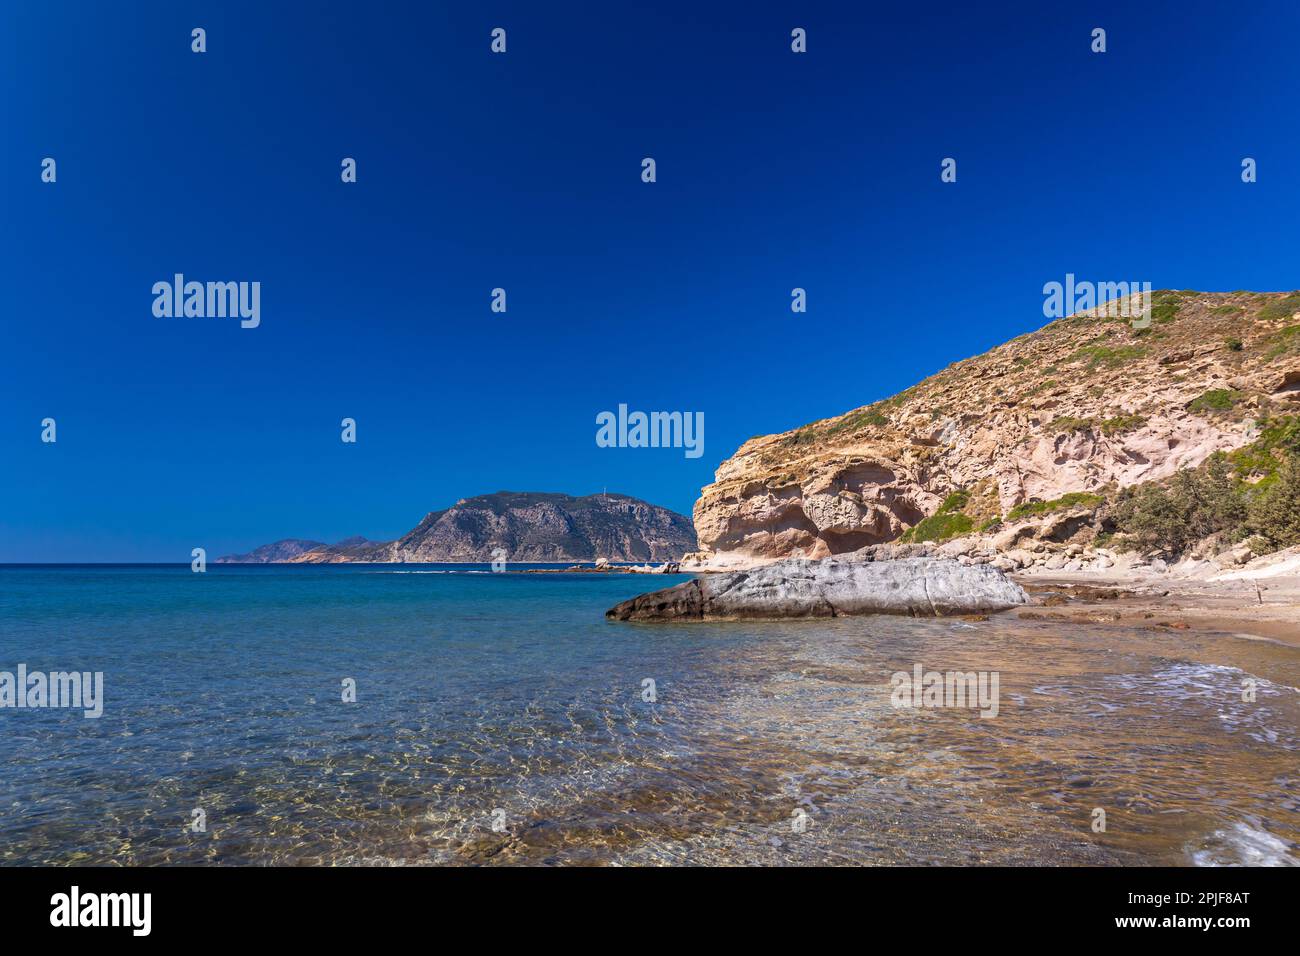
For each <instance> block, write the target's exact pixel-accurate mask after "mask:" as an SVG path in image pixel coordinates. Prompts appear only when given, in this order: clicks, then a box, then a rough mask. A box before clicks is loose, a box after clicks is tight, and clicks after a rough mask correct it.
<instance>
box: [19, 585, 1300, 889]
mask: <svg viewBox="0 0 1300 956" xmlns="http://www.w3.org/2000/svg"><path fill="white" fill-rule="evenodd" d="M543 569H545V570H551V571H553V570H554V568H553V567H550V566H541V565H533V566H530V565H509V566H508V567H507V570H506V571H504V572H493V571H492V570H491V568H490V567H489V566H487V565H359V564H346V565H209V566H208V568H207V570H206V572H204V573H195V572H193V571H191V569H190V566H189V565H58V566H54V565H5V566H0V672H8V673H10V674H13V675H16V674H17V672H18V668H19V666H20V665H22V666H23V667H24V668H25V669H26V671H27V673H28V674H32V673H37V672H40V673H46V674H48V673H53V672H72V671H76V672H84V673H86V674H97V673H98V674H102V700H100V701H99V706H100V707H102V712H101V713H100V715H99V716H87V711H86V710H84V709H82V708H76V707H49V706H46V707H17V706H0V864H5V865H20V864H53V865H62V864H91V865H96V864H101V865H167V864H189V865H193V864H216V865H231V866H238V865H389V866H414V865H553V866H560V865H575V864H596V865H669V864H672V865H709V864H765V865H788V864H798V865H819V864H825V865H873V864H882V865H968V864H1009V865H1155V864H1168V865H1186V866H1214V865H1288V866H1292V865H1296V864H1297V862H1298V861H1300V690H1297V688H1300V649H1298V648H1297V647H1295V646H1291V645H1287V644H1284V643H1280V642H1275V641H1267V640H1258V639H1249V638H1247V637H1245V636H1242V635H1237V634H1234V633H1232V632H1231V631H1224V632H1222V633H1208V632H1195V631H1179V630H1174V629H1170V628H1167V627H1158V626H1155V624H1157V623H1158V622H1153V624H1152V626H1150V627H1146V626H1142V627H1138V626H1133V627H1120V626H1117V625H1114V624H1105V625H1102V624H1097V625H1093V624H1087V623H1073V622H1062V621H1059V620H1042V619H1038V620H1029V619H1024V620H1022V619H1020V618H1018V617H1017V616H1016V614H1015V612H1011V613H1009V614H1003V615H993V616H991V617H989V618H988V619H986V620H981V619H935V620H930V619H925V620H921V619H911V618H901V617H888V616H874V617H860V618H840V619H835V620H808V621H785V622H750V623H721V622H720V623H699V622H696V623H662V624H658V623H656V624H646V623H635V624H634V623H617V622H613V621H609V620H607V619H606V618H605V616H604V612H605V610H606V609H608V608H610V607H612V606H613V605H614V604H616V603H618V602H619V601H622V600H624V599H626V598H629V597H632V596H634V595H636V594H638V593H641V592H644V591H647V590H651V589H654V588H659V587H666V586H669V585H672V584H676V583H679V582H681V581H684V580H688V577H687V576H685V575H644V574H626V573H536V572H537V571H541V570H543ZM918 666H919V669H918ZM932 672H933V673H935V674H938V675H941V676H942V675H946V674H949V673H956V674H958V675H963V674H970V675H974V674H980V675H984V676H985V677H986V678H987V677H990V676H992V675H996V687H997V707H996V713H990V711H989V708H985V709H984V710H980V709H977V708H975V707H972V706H970V704H971V701H969V700H967V701H965V702H964V703H963V702H962V701H961V700H960V699H959V698H955V697H952V698H951V699H950V697H945V696H943V695H942V694H940V695H937V696H936V698H935V700H934V701H932V703H933V706H930V705H928V704H926V703H925V701H923V700H922V699H920V697H919V696H918V697H913V696H912V695H910V694H906V693H901V694H900V692H899V687H900V682H902V683H904V684H905V683H906V682H905V681H903V679H902V677H900V675H904V676H907V677H911V676H912V675H917V674H929V673H932ZM2 680H3V676H2V675H0V681H2ZM954 686H955V685H954ZM972 686H973V685H972ZM987 686H989V687H991V686H992V684H991V683H990V684H988V685H987ZM950 696H951V695H950ZM26 699H27V698H25V700H26ZM0 702H2V701H0ZM10 703H12V700H10Z"/></svg>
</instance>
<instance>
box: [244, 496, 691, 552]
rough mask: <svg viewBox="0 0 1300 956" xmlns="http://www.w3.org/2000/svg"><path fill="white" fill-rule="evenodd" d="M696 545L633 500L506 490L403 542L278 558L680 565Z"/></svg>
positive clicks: (685, 531)
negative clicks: (675, 562) (683, 556)
mask: <svg viewBox="0 0 1300 956" xmlns="http://www.w3.org/2000/svg"><path fill="white" fill-rule="evenodd" d="M695 546H696V545H695V531H694V529H693V528H692V527H691V522H690V519H689V518H687V517H685V516H684V515H680V514H677V513H676V512H673V511H669V510H668V509H667V508H660V507H658V506H657V505H652V504H649V503H647V502H645V501H641V500H639V499H637V498H631V497H629V496H627V495H618V494H608V495H606V494H600V495H587V496H586V497H574V496H572V495H563V494H555V493H550V492H537V491H499V492H497V493H496V494H491V495H479V496H478V497H475V498H465V499H462V500H461V501H458V502H456V504H455V505H453V506H452V507H451V508H447V509H445V510H442V511H434V512H431V513H429V514H428V515H426V516H425V517H424V520H422V521H421V522H420V523H419V524H418V525H416V526H415V527H414V528H413V529H411V530H410V531H409V532H407V533H406V534H404V535H403V536H402V537H400V538H398V539H397V540H396V541H388V542H374V541H366V540H365V539H364V538H359V539H348V540H347V541H342V542H339V544H337V545H332V546H331V545H317V546H316V547H314V548H310V549H301V550H300V551H299V552H297V553H295V554H293V555H291V556H289V557H285V558H279V559H275V560H283V561H288V562H290V563H295V564H338V563H346V562H353V561H358V562H379V563H390V562H465V563H487V562H491V561H496V560H504V561H507V562H551V561H595V560H597V559H598V558H604V559H605V560H607V561H637V562H647V561H649V562H660V561H678V560H680V559H681V557H682V555H683V554H684V553H686V552H688V551H690V550H692V549H693V548H694V547H695ZM268 547H269V546H268ZM259 550H263V549H259ZM254 553H256V552H254ZM223 560H224V559H223Z"/></svg>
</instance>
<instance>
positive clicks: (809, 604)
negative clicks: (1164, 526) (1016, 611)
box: [605, 557, 1028, 621]
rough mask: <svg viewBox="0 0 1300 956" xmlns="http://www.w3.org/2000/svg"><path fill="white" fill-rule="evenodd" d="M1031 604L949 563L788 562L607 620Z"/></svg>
mask: <svg viewBox="0 0 1300 956" xmlns="http://www.w3.org/2000/svg"><path fill="white" fill-rule="evenodd" d="M1027 600H1028V599H1027V597H1026V595H1025V592H1024V591H1023V590H1022V589H1021V587H1020V586H1019V585H1018V584H1016V583H1015V582H1014V581H1012V580H1011V579H1010V578H1008V577H1007V576H1006V575H1005V574H1003V573H1002V572H1001V571H999V570H998V569H996V568H994V567H991V566H989V565H986V564H976V565H969V566H968V565H963V564H961V563H959V562H957V561H954V560H952V559H950V558H905V559H900V560H895V561H861V560H855V559H852V558H842V557H832V558H823V559H822V560H820V561H814V560H809V559H806V558H789V559H787V560H784V561H777V562H775V563H773V564H768V565H764V566H763V567H760V568H754V569H751V570H746V571H732V572H728V573H726V574H715V575H706V576H704V577H700V578H697V579H695V580H693V581H688V582H686V583H685V584H679V585H677V586H676V587H672V588H665V589H664V590H662V591H654V592H652V593H650V594H642V595H641V596H639V597H635V598H632V599H631V600H630V601H624V602H623V603H622V604H620V605H618V606H617V607H614V608H611V609H610V610H609V611H606V612H605V616H606V617H608V618H611V619H613V620H618V621H641V620H696V621H700V620H707V619H727V618H731V619H736V618H784V617H840V616H843V615H853V614H910V615H913V616H916V617H936V616H943V615H949V614H973V613H979V612H984V611H1001V610H1005V609H1006V608H1009V607H1015V606H1016V605H1020V604H1024V603H1025V602H1026V601H1027Z"/></svg>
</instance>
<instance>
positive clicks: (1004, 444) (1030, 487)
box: [694, 291, 1300, 566]
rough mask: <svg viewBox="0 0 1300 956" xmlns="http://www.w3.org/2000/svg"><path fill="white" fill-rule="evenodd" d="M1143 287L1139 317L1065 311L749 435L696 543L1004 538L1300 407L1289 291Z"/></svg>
mask: <svg viewBox="0 0 1300 956" xmlns="http://www.w3.org/2000/svg"><path fill="white" fill-rule="evenodd" d="M1153 301H1154V308H1153V313H1152V318H1153V321H1152V323H1151V325H1150V327H1148V328H1145V329H1140V328H1134V327H1133V325H1132V324H1131V323H1130V321H1129V320H1127V319H1123V318H1118V317H1114V318H1111V317H1108V316H1107V315H1106V314H1104V313H1103V312H1101V311H1100V310H1097V311H1094V312H1089V313H1081V314H1077V315H1073V316H1069V317H1067V318H1064V319H1060V320H1058V321H1055V322H1052V323H1050V324H1048V325H1047V326H1045V327H1043V328H1041V329H1039V330H1038V331H1036V332H1032V333H1029V334H1027V335H1023V336H1021V337H1019V338H1017V339H1013V340H1012V341H1010V342H1007V343H1005V344H1004V345H1001V346H998V347H997V348H995V349H993V350H991V351H989V352H987V353H985V354H983V355H980V356H976V357H975V358H970V359H965V360H963V361H960V362H956V363H954V364H952V365H950V366H948V367H947V368H946V369H944V370H943V371H941V372H939V373H938V374H936V375H933V376H931V377H930V378H928V379H926V380H924V381H922V382H920V383H919V384H917V385H915V386H913V387H911V388H909V389H907V390H906V391H904V392H902V393H900V394H898V395H895V396H893V397H892V398H889V399H885V400H883V401H879V402H876V403H875V404H873V405H867V406H864V407H862V408H858V409H855V410H853V411H850V412H847V413H845V414H843V415H839V416H837V417H835V418H828V419H824V420H822V421H818V422H813V423H812V424H809V425H805V426H803V427H801V428H797V429H795V430H793V431H790V432H785V433H783V434H779V435H767V436H762V437H758V438H753V439H750V440H749V441H747V442H746V443H745V444H744V445H743V446H741V448H740V450H739V451H737V452H736V454H735V455H734V456H732V458H730V459H729V460H728V461H726V462H724V463H723V464H722V466H721V467H720V468H719V469H718V471H717V474H716V480H715V481H714V483H713V484H711V485H709V486H707V487H706V488H704V489H703V491H702V493H701V497H700V499H699V501H698V502H697V503H696V505H695V529H696V532H697V534H698V535H699V542H700V548H701V551H700V553H699V554H698V555H696V556H694V557H698V558H701V559H703V560H706V561H708V562H709V563H711V564H713V565H714V566H718V565H725V564H726V563H727V561H728V560H736V561H752V560H754V559H770V558H777V557H785V556H795V555H800V556H806V557H821V556H825V555H829V554H839V553H843V552H848V551H855V550H858V549H860V548H863V547H866V546H870V545H877V544H881V543H884V542H890V541H894V540H896V539H902V540H904V541H905V540H908V538H909V536H910V537H911V538H912V539H915V540H929V541H943V540H946V539H949V538H952V537H956V536H960V535H969V534H976V533H979V532H980V531H984V532H987V533H988V534H989V535H990V536H993V535H994V533H995V532H999V533H1001V534H1003V536H1004V538H1005V540H1004V541H999V543H998V546H999V547H1012V546H1015V545H1016V544H1017V541H1018V539H1019V538H1022V537H1024V536H1023V535H1015V534H1013V533H1011V532H1012V531H1014V529H1011V528H1008V526H1009V525H1013V524H1014V523H1015V522H1017V521H1020V520H1027V519H1030V518H1035V517H1037V518H1039V519H1042V518H1044V517H1047V518H1050V519H1051V523H1052V524H1054V525H1059V523H1060V521H1061V520H1062V519H1064V517H1065V516H1066V515H1087V514H1088V513H1089V511H1090V510H1091V509H1093V508H1095V507H1096V506H1097V505H1099V504H1100V503H1101V502H1103V501H1105V500H1106V498H1107V497H1108V496H1112V495H1114V494H1115V493H1116V492H1117V491H1118V489H1120V488H1124V487H1128V486H1133V485H1138V484H1142V483H1146V482H1153V481H1160V480H1163V479H1167V478H1169V477H1170V476H1171V475H1173V474H1174V473H1175V472H1176V471H1178V470H1179V469H1182V468H1188V467H1195V466H1198V465H1200V464H1201V463H1203V462H1204V461H1205V460H1206V459H1207V458H1208V457H1209V456H1210V455H1211V454H1212V453H1214V452H1216V451H1229V450H1232V449H1238V448H1241V447H1242V446H1245V445H1247V444H1250V443H1252V442H1255V441H1256V439H1257V438H1258V436H1259V434H1260V431H1261V428H1262V427H1263V426H1264V424H1265V423H1267V422H1268V421H1269V420H1270V418H1272V419H1273V420H1276V416H1279V415H1283V416H1285V415H1288V414H1294V413H1296V412H1298V411H1300V292H1297V293H1251V292H1232V293H1198V292H1168V291H1166V292H1157V293H1155V294H1154V296H1153ZM922 522H926V524H924V525H922V527H921V528H919V529H917V526H918V525H921V524H922ZM1075 527H1077V524H1076V525H1075ZM913 529H916V530H913ZM1073 530H1074V529H1073V528H1072V527H1057V528H1056V529H1055V530H1054V531H1053V532H1052V535H1053V537H1054V539H1055V540H1058V541H1063V540H1065V539H1067V538H1069V537H1070V535H1071V534H1072V533H1073ZM1034 533H1035V534H1036V533H1037V531H1035V532H1034Z"/></svg>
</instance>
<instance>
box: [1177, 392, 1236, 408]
mask: <svg viewBox="0 0 1300 956" xmlns="http://www.w3.org/2000/svg"><path fill="white" fill-rule="evenodd" d="M1242 397H1243V396H1242V393H1241V392H1239V391H1237V390H1236V389H1235V388H1212V389H1210V390H1209V391H1208V392H1206V393H1205V394H1204V395H1202V396H1200V397H1199V398H1194V399H1192V400H1191V401H1190V402H1188V403H1187V410H1188V411H1189V412H1202V413H1205V412H1226V411H1228V410H1229V409H1231V408H1232V407H1233V406H1234V405H1236V404H1237V403H1238V402H1239V401H1241V399H1242Z"/></svg>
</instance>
